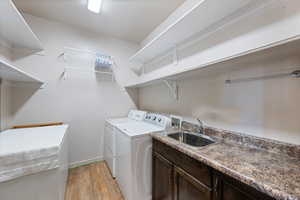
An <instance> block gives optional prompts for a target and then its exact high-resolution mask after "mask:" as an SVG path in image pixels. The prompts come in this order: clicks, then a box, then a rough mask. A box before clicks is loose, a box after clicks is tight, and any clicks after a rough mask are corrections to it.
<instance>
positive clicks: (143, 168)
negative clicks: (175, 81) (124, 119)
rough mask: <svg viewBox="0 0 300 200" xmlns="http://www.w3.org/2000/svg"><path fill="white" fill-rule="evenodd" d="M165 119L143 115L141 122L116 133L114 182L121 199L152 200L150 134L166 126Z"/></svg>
mask: <svg viewBox="0 0 300 200" xmlns="http://www.w3.org/2000/svg"><path fill="white" fill-rule="evenodd" d="M170 121H171V120H170V119H169V117H166V116H163V115H159V114H155V113H147V114H146V116H145V117H144V119H143V121H137V122H133V123H127V124H121V125H119V126H118V127H117V130H116V153H117V155H116V180H117V182H118V184H119V187H120V189H121V191H122V194H123V196H124V198H125V200H141V199H143V200H151V199H152V138H151V136H150V134H151V133H155V132H160V131H163V130H165V129H166V128H167V127H169V126H170Z"/></svg>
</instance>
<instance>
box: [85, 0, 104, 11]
mask: <svg viewBox="0 0 300 200" xmlns="http://www.w3.org/2000/svg"><path fill="white" fill-rule="evenodd" d="M101 7H102V0H88V9H89V10H90V11H92V12H94V13H100V11H101Z"/></svg>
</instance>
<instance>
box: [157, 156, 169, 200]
mask: <svg viewBox="0 0 300 200" xmlns="http://www.w3.org/2000/svg"><path fill="white" fill-rule="evenodd" d="M152 168H153V173H152V182H153V187H152V196H153V197H152V198H153V199H155V200H173V199H174V172H173V171H174V169H173V165H172V163H171V162H169V161H168V160H166V159H165V158H163V157H162V156H160V155H159V154H156V153H153V156H152Z"/></svg>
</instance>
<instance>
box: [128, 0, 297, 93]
mask: <svg viewBox="0 0 300 200" xmlns="http://www.w3.org/2000/svg"><path fill="white" fill-rule="evenodd" d="M245 22H247V23H245ZM258 22H259V23H258ZM257 24H259V25H257ZM231 35H234V36H235V37H229V39H228V37H227V36H231ZM222 37H224V38H222ZM214 38H219V39H220V38H222V39H220V42H219V43H218V44H215V43H214V42H215V41H214ZM211 41H212V42H211ZM296 41H297V42H298V41H300V2H299V1H288V0H282V1H277V0H274V1H272V3H270V4H268V5H267V6H265V7H264V9H257V10H256V11H255V12H253V13H252V14H251V15H248V16H246V17H245V18H242V19H241V20H237V21H236V22H235V23H232V24H230V25H229V26H226V27H225V28H223V29H221V30H219V31H217V32H215V33H213V34H212V35H211V36H209V37H207V38H205V39H204V40H198V42H199V44H197V45H198V46H200V47H201V45H203V43H204V44H205V48H204V49H201V50H199V51H197V52H196V53H194V54H192V55H189V56H186V57H181V58H179V59H178V63H176V64H174V63H169V64H164V65H163V66H161V67H160V68H158V69H156V70H154V71H151V72H147V73H144V74H142V75H141V76H140V77H138V78H137V79H135V80H130V81H128V83H127V84H126V87H127V88H135V87H144V86H147V85H150V84H154V83H157V82H162V81H164V80H174V79H176V77H178V76H185V74H190V73H193V71H195V70H200V69H202V68H206V67H209V66H212V65H214V64H217V63H221V62H224V61H228V60H231V59H235V58H239V57H241V56H245V55H248V54H252V53H256V52H260V51H262V50H266V49H270V48H272V47H276V46H281V45H284V44H290V43H294V42H296ZM187 48H188V47H187Z"/></svg>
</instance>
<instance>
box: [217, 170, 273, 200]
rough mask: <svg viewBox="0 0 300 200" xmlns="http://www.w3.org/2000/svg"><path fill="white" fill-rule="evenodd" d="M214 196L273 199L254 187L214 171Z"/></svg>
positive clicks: (228, 199)
mask: <svg viewBox="0 0 300 200" xmlns="http://www.w3.org/2000/svg"><path fill="white" fill-rule="evenodd" d="M214 178H215V180H216V181H218V184H216V188H215V191H216V194H217V195H216V198H215V199H214V200H274V199H273V198H271V197H269V196H267V195H266V194H263V193H261V192H258V191H257V190H255V189H254V188H252V187H250V186H248V185H246V184H243V183H241V182H239V181H237V180H235V179H233V178H230V177H228V176H226V175H224V174H220V173H216V175H215V176H214Z"/></svg>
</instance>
